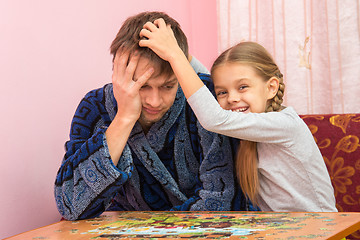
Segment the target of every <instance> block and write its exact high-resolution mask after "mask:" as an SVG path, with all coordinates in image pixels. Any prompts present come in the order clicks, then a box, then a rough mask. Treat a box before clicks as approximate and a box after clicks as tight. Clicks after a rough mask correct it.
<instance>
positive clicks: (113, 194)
mask: <svg viewBox="0 0 360 240" xmlns="http://www.w3.org/2000/svg"><path fill="white" fill-rule="evenodd" d="M199 76H200V78H201V79H202V80H203V82H204V83H205V84H206V85H207V86H208V87H209V88H210V89H213V86H212V82H211V79H210V77H209V75H206V74H200V75H199ZM209 111H211V109H209ZM116 112H117V106H116V100H115V98H114V95H113V92H112V84H107V85H105V86H104V87H103V88H100V89H96V90H93V91H90V92H89V93H88V94H87V95H86V96H85V97H84V98H83V99H82V101H81V102H80V104H79V106H78V108H77V110H76V113H75V115H74V117H73V120H72V124H71V130H70V140H69V141H67V142H66V144H65V148H66V154H65V156H64V158H63V161H62V164H61V167H60V169H59V171H58V174H57V176H56V181H55V199H56V204H57V207H58V210H59V212H60V214H61V215H62V216H63V217H64V218H66V219H68V220H75V219H85V218H91V217H96V216H99V215H100V214H101V213H103V212H104V211H105V210H127V211H134V210H144V211H145V210H149V211H151V210H164V211H166V210H181V211H183V210H194V211H195V210H199V211H202V210H206V211H219V210H245V205H246V204H245V199H244V198H243V196H242V194H241V193H240V192H241V191H240V192H239V191H238V187H236V185H237V184H235V180H234V174H233V157H232V155H233V154H232V152H233V151H234V149H233V148H232V147H231V144H230V141H229V139H228V138H227V137H225V136H222V135H218V134H215V133H212V132H208V131H207V130H205V129H204V128H202V127H201V125H200V124H199V123H198V121H197V119H196V116H195V115H194V113H193V112H192V110H191V108H190V107H189V105H188V104H187V102H186V99H185V97H184V95H183V92H182V90H181V88H180V87H179V89H178V92H177V95H176V99H175V101H174V104H173V106H172V107H171V108H170V109H169V111H168V112H167V113H166V114H165V115H164V116H163V117H162V119H161V120H160V121H159V122H157V123H155V124H153V125H152V126H151V128H150V130H149V132H148V133H147V134H146V135H145V133H144V132H143V130H142V128H141V126H140V124H139V123H138V122H137V123H136V124H135V126H134V128H133V129H132V132H131V134H130V136H129V139H128V141H127V144H126V146H125V148H124V151H123V153H122V156H121V157H120V160H119V163H118V165H117V166H115V165H114V164H113V162H112V160H111V158H110V154H109V150H108V147H107V142H106V137H105V131H106V129H107V127H108V126H109V125H110V123H111V121H112V119H113V118H114V116H115V114H116Z"/></svg>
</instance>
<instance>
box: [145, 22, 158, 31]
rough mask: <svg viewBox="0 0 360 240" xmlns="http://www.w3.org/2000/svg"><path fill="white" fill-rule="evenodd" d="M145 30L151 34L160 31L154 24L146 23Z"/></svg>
mask: <svg viewBox="0 0 360 240" xmlns="http://www.w3.org/2000/svg"><path fill="white" fill-rule="evenodd" d="M143 28H144V29H147V30H149V31H150V32H154V31H156V30H157V29H158V27H157V26H156V25H155V24H154V23H152V22H147V23H145V24H144V26H143Z"/></svg>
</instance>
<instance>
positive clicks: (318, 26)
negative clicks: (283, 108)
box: [217, 0, 360, 114]
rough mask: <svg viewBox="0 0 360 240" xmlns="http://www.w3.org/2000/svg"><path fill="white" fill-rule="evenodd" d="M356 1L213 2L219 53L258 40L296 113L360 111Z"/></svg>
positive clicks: (359, 5)
mask: <svg viewBox="0 0 360 240" xmlns="http://www.w3.org/2000/svg"><path fill="white" fill-rule="evenodd" d="M359 1H360V0H341V1H340V0H328V1H327V0H217V11H218V30H219V41H218V42H219V53H221V52H222V51H224V50H225V49H227V48H228V47H230V46H233V45H234V44H236V43H238V42H240V41H256V42H258V43H260V44H262V45H263V46H264V47H265V48H266V49H267V50H268V51H269V52H270V53H271V54H272V55H273V57H274V59H275V61H276V62H277V64H278V66H279V67H280V70H281V71H282V73H283V75H284V81H285V86H286V89H285V97H284V103H285V105H287V106H293V107H294V108H295V109H296V111H297V112H298V113H299V114H312V113H314V114H315V113H318V114H326V113H359V112H360V99H359V97H360V3H359Z"/></svg>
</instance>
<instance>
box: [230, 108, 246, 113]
mask: <svg viewBox="0 0 360 240" xmlns="http://www.w3.org/2000/svg"><path fill="white" fill-rule="evenodd" d="M246 109H247V108H239V109H235V110H233V112H244V111H246Z"/></svg>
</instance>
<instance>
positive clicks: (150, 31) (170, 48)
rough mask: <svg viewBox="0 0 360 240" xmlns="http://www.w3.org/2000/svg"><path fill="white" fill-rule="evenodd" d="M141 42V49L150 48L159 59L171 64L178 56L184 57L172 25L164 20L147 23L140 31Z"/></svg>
mask: <svg viewBox="0 0 360 240" xmlns="http://www.w3.org/2000/svg"><path fill="white" fill-rule="evenodd" d="M140 37H141V38H142V40H140V41H139V45H140V46H141V47H148V48H150V49H151V50H153V51H154V52H155V53H156V54H157V55H158V56H159V57H161V58H162V59H164V60H166V61H168V62H170V63H171V61H172V60H173V59H174V58H176V57H177V56H176V55H177V54H179V55H184V53H183V52H182V50H181V49H180V47H179V45H178V43H177V41H176V38H175V36H174V33H173V31H172V29H171V26H170V25H166V23H165V21H164V19H162V18H159V19H156V20H155V21H154V23H152V22H147V23H146V24H145V25H144V27H143V29H142V30H141V31H140Z"/></svg>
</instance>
